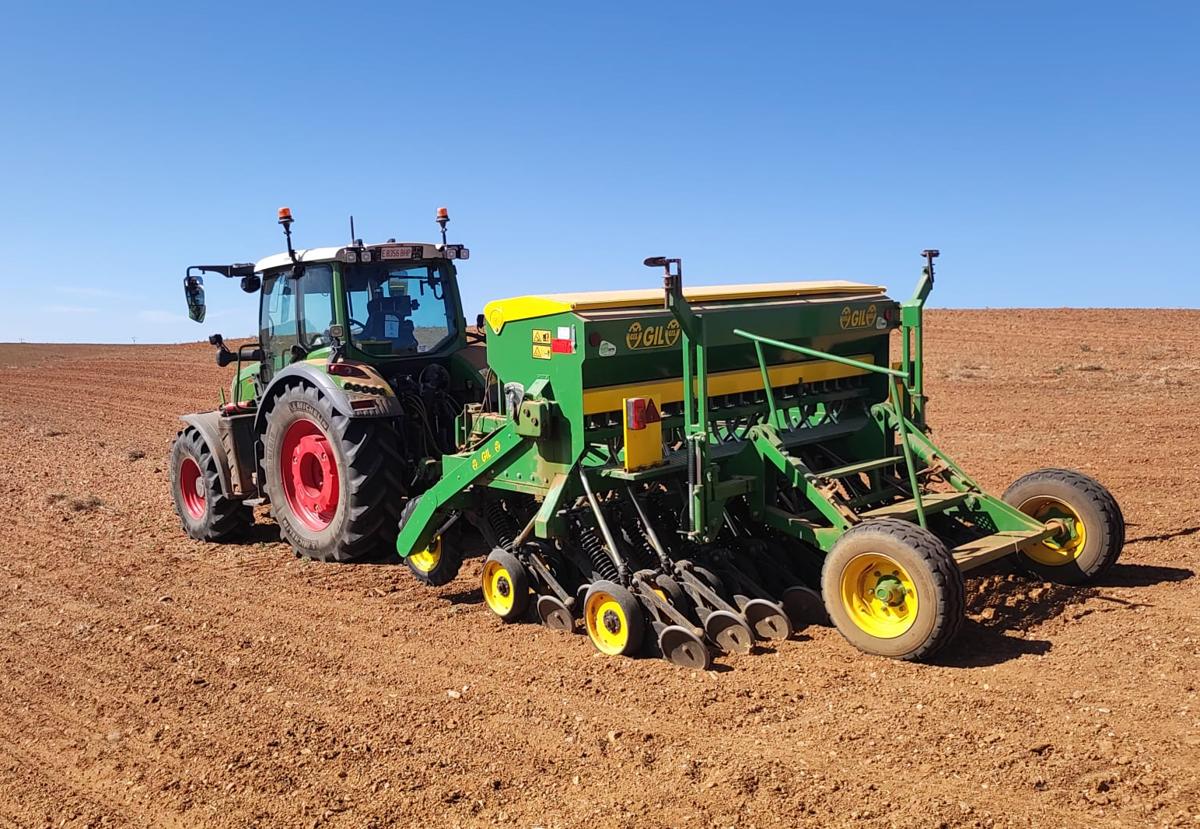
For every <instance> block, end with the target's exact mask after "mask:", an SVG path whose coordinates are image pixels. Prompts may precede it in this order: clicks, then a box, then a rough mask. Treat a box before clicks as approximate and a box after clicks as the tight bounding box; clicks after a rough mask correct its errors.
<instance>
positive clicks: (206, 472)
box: [171, 426, 254, 542]
mask: <svg viewBox="0 0 1200 829" xmlns="http://www.w3.org/2000/svg"><path fill="white" fill-rule="evenodd" d="M171 497H172V498H173V499H174V501H175V512H176V513H178V515H179V522H180V523H181V524H182V525H183V531H184V532H186V533H187V534H188V535H189V536H190V537H191V538H194V539H196V540H197V541H216V542H220V541H228V540H230V539H232V538H235V537H237V536H239V535H243V534H245V532H246V531H247V530H248V529H249V528H250V525H251V524H253V523H254V513H253V512H252V511H251V510H250V508H249V507H248V506H246V505H245V504H243V503H242V502H241V501H239V500H237V499H236V498H230V497H229V496H228V495H226V493H225V490H224V488H223V487H222V486H221V475H220V473H219V472H218V469H217V460H216V458H214V457H213V453H212V450H211V449H210V448H209V446H208V444H207V443H205V441H204V437H203V436H202V435H201V434H200V431H199V430H198V429H196V427H194V426H188V427H187V428H186V429H184V430H183V431H182V432H180V433H179V435H178V437H176V438H175V443H174V444H172V446H171Z"/></svg>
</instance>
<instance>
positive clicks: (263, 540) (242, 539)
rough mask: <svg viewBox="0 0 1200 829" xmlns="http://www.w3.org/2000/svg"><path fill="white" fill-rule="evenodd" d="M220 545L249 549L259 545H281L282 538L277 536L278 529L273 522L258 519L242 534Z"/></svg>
mask: <svg viewBox="0 0 1200 829" xmlns="http://www.w3.org/2000/svg"><path fill="white" fill-rule="evenodd" d="M222 543H224V544H231V545H235V546H239V547H249V546H254V545H260V544H281V543H283V538H282V537H281V536H280V535H279V527H278V525H276V524H275V522H274V521H263V520H262V519H261V518H260V519H259V520H258V521H256V522H255V523H254V524H253V525H251V527H250V529H248V530H247V531H246V532H245V533H244V534H242V535H240V536H238V537H236V538H231V539H229V540H228V541H226V542H222Z"/></svg>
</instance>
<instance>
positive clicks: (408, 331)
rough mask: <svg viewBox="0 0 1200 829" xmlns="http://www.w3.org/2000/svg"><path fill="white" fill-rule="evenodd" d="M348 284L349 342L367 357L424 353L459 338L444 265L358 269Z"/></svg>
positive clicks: (349, 274) (353, 268) (351, 270)
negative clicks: (365, 353)
mask: <svg viewBox="0 0 1200 829" xmlns="http://www.w3.org/2000/svg"><path fill="white" fill-rule="evenodd" d="M345 279H346V304H347V312H348V314H349V317H350V319H349V320H348V322H349V323H350V339H351V340H352V341H353V342H354V344H355V345H356V346H358V348H360V349H361V350H363V351H365V352H367V353H368V354H378V355H382V356H386V355H410V354H423V353H425V352H426V351H434V350H436V349H437V348H439V347H440V346H441V345H442V344H444V343H445V342H446V341H447V340H450V339H452V338H453V337H454V335H455V334H456V333H457V332H456V331H455V315H454V311H453V306H452V304H451V303H450V302H449V301H448V298H447V297H446V294H445V290H446V283H445V280H444V279H443V274H442V270H441V267H440V266H439V265H389V264H387V263H381V264H377V265H355V266H351V267H348V268H347V269H346V278H345Z"/></svg>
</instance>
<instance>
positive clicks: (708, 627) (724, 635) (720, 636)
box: [704, 610, 754, 653]
mask: <svg viewBox="0 0 1200 829" xmlns="http://www.w3.org/2000/svg"><path fill="white" fill-rule="evenodd" d="M704 632H705V633H706V634H707V635H708V638H709V639H711V640H712V641H713V644H715V645H716V646H717V647H718V648H720V649H721V650H723V651H725V652H727V653H749V652H750V646H751V645H752V644H754V634H753V633H752V632H751V631H750V626H749V625H747V624H746V621H745V620H744V619H742V618H741V617H740V616H737V615H735V614H733V613H730V612H729V611H728V610H714V611H713V612H712V613H710V614H708V618H707V619H705V620H704Z"/></svg>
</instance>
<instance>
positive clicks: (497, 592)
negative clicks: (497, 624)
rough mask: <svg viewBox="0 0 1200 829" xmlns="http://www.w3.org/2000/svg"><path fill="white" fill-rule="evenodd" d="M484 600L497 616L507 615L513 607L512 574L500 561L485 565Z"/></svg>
mask: <svg viewBox="0 0 1200 829" xmlns="http://www.w3.org/2000/svg"><path fill="white" fill-rule="evenodd" d="M483 600H484V601H485V602H487V606H488V607H489V608H491V610H492V612H493V613H495V614H496V615H497V616H501V617H503V616H507V615H508V614H509V613H510V612H511V611H512V609H513V602H514V600H515V596H514V595H513V581H512V576H510V575H509V574H508V570H506V569H504V565H503V564H501V563H500V562H498V561H489V562H487V563H485V564H484V565H483Z"/></svg>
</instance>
